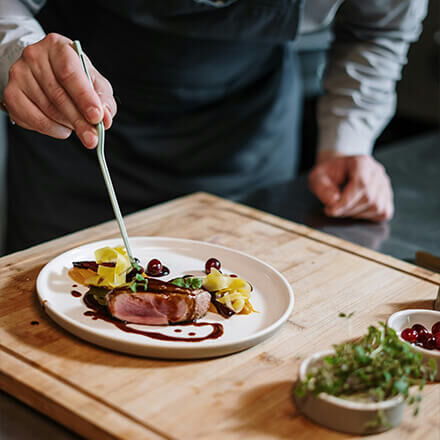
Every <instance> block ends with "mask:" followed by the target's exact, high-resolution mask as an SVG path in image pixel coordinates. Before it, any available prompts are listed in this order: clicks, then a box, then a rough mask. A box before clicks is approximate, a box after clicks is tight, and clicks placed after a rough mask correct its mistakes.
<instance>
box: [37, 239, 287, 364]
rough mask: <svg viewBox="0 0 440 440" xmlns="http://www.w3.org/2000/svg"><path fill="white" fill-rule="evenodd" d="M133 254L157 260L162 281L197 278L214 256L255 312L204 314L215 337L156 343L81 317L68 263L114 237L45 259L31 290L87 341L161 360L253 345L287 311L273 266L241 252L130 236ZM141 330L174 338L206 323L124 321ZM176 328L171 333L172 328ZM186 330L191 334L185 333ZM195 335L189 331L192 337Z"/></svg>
mask: <svg viewBox="0 0 440 440" xmlns="http://www.w3.org/2000/svg"><path fill="white" fill-rule="evenodd" d="M130 244H131V247H132V250H133V254H134V255H135V256H136V257H137V258H139V259H140V262H141V264H142V265H145V264H146V263H147V262H148V261H149V260H150V259H152V258H158V259H159V260H160V261H162V263H163V264H164V265H165V266H167V267H168V268H169V269H170V274H169V275H168V276H167V277H164V278H161V279H163V280H168V279H171V278H175V277H178V276H182V275H185V274H191V275H194V276H203V275H204V272H203V271H204V267H205V262H206V260H207V259H208V258H211V257H215V258H217V259H218V260H220V261H221V263H222V272H223V273H225V274H237V275H239V276H240V277H242V278H244V279H245V280H247V281H249V282H250V283H251V284H252V286H253V292H252V296H251V303H252V306H253V307H254V309H255V310H257V311H258V312H259V313H251V314H250V315H236V316H232V317H231V318H229V319H224V318H222V317H221V316H220V315H218V314H215V313H211V312H208V314H207V315H206V316H205V317H204V318H203V319H200V320H199V322H212V323H221V324H222V325H223V328H224V333H223V335H222V336H221V337H219V338H218V339H208V340H203V341H200V342H190V341H162V340H157V339H152V338H150V337H147V336H143V335H139V334H133V333H126V332H124V331H122V330H120V329H119V328H117V327H116V326H115V325H113V324H112V323H109V322H105V321H103V320H93V319H92V318H91V317H90V316H85V315H84V312H86V311H87V310H89V309H88V308H87V307H86V306H85V304H84V302H83V299H82V297H81V298H76V297H74V296H72V294H71V291H72V290H73V289H74V290H77V291H80V292H81V293H85V292H86V291H87V288H86V287H83V286H78V287H72V286H73V285H74V284H75V283H74V282H73V281H72V280H71V279H70V277H69V276H68V271H69V269H70V268H71V267H72V262H73V261H81V260H94V251H95V250H96V249H99V248H101V247H104V246H112V247H113V246H122V241H121V240H120V239H113V240H105V241H99V242H94V243H89V244H87V245H84V246H81V247H78V248H75V249H72V250H70V251H68V252H65V253H64V254H61V255H60V256H58V257H56V258H54V259H53V260H52V261H50V262H49V263H48V264H47V265H46V266H45V267H44V268H43V269H42V270H41V272H40V274H39V276H38V279H37V293H38V297H39V300H40V303H41V304H42V305H43V308H44V310H45V311H46V313H47V314H48V315H49V316H50V317H51V318H52V319H53V320H54V321H55V322H57V323H58V324H59V325H60V326H61V327H63V328H64V329H66V330H67V331H69V332H71V333H73V334H74V335H76V336H78V337H80V338H82V339H85V340H87V341H89V342H91V343H93V344H97V345H100V346H102V347H106V348H109V349H112V350H116V351H121V352H125V353H130V354H135V355H140V356H148V357H157V358H165V359H194V358H206V357H214V356H221V355H225V354H229V353H234V352H237V351H240V350H244V349H246V348H249V347H251V346H253V345H256V344H258V343H260V342H262V341H263V340H265V339H267V338H268V337H270V336H272V335H273V333H274V332H275V331H276V330H278V329H279V328H280V327H281V326H282V325H283V324H284V322H285V321H286V320H287V319H288V317H289V316H290V314H291V313H292V310H293V304H294V297H293V293H292V289H291V287H290V285H289V283H288V282H287V280H286V279H285V278H284V277H283V276H282V275H281V274H280V273H279V272H278V271H276V270H275V269H274V268H272V267H271V266H269V265H268V264H266V263H264V262H263V261H261V260H258V259H257V258H254V257H251V256H250V255H247V254H245V253H242V252H239V251H236V250H233V249H228V248H226V247H223V246H218V245H214V244H210V243H204V242H199V241H192V240H184V239H176V238H165V237H134V238H131V239H130ZM130 326H131V327H133V328H135V329H139V330H144V331H154V332H160V333H162V334H166V335H170V336H178V337H186V338H188V339H189V340H190V339H191V337H193V338H197V337H202V336H205V335H206V334H207V333H209V332H210V331H211V329H212V327H211V326H206V327H195V326H192V325H189V326H188V325H186V326H178V325H177V326H175V325H173V326H145V325H135V324H130ZM176 329H180V330H181V332H179V333H176V332H175V330H176ZM189 333H192V334H193V336H190V335H189ZM194 334H195V335H194Z"/></svg>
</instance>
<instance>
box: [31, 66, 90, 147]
mask: <svg viewBox="0 0 440 440" xmlns="http://www.w3.org/2000/svg"><path fill="white" fill-rule="evenodd" d="M32 73H33V74H34V76H35V78H36V79H37V81H38V83H39V84H40V86H41V88H42V90H43V91H44V93H45V95H46V96H47V97H48V99H49V100H50V102H51V103H52V104H53V106H54V107H55V108H56V109H57V111H59V112H60V113H62V114H63V115H64V117H65V118H66V119H67V120H68V121H69V122H70V124H71V126H73V128H74V130H75V132H76V134H77V135H78V137H79V138H80V140H81V142H82V143H83V145H84V146H85V147H87V148H93V147H95V146H96V144H97V142H98V136H97V133H96V129H95V127H94V126H93V125H91V124H89V123H88V122H87V121H86V120H85V119H84V117H83V115H82V114H81V113H80V112H79V111H78V108H77V107H76V106H75V104H74V102H73V101H72V99H71V98H70V96H69V95H68V94H67V92H66V90H65V89H64V88H63V86H62V85H61V84H60V83H59V82H58V80H57V79H56V76H55V74H54V72H53V70H52V67H51V65H50V63H49V60H48V59H46V60H41V61H40V64H39V66H38V68H36V67H35V68H34V70H33V72H32Z"/></svg>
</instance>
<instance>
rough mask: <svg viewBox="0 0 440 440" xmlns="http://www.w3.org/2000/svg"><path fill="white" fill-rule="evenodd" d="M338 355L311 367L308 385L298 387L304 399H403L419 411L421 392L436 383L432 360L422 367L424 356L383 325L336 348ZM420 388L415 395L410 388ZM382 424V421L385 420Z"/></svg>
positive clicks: (298, 393) (302, 384) (373, 400)
mask: <svg viewBox="0 0 440 440" xmlns="http://www.w3.org/2000/svg"><path fill="white" fill-rule="evenodd" d="M333 348H334V350H335V354H334V355H332V356H327V357H326V358H324V360H323V362H322V363H320V364H318V365H317V366H314V367H312V368H311V370H310V372H309V374H308V375H307V379H306V381H305V382H300V383H298V385H297V386H296V389H295V393H296V395H297V396H298V397H302V396H304V395H305V394H306V392H307V391H309V392H312V393H313V394H316V395H317V394H319V393H327V394H331V395H333V396H338V397H341V398H347V399H355V400H362V401H367V402H379V401H383V400H386V399H390V398H392V397H395V396H398V395H400V396H402V397H403V399H404V400H406V401H407V403H408V404H409V405H412V404H414V405H415V410H414V415H416V414H417V412H418V410H419V403H420V401H421V395H420V391H421V390H422V389H423V387H424V385H425V383H426V381H427V380H433V379H434V377H435V374H436V370H437V369H436V364H435V361H434V360H433V359H431V360H430V362H429V363H428V364H422V356H421V355H420V354H419V353H415V352H413V351H412V350H411V348H410V347H409V345H408V344H406V343H405V342H402V341H401V340H400V339H399V338H398V336H397V334H396V332H395V331H394V330H393V329H391V328H389V327H388V326H387V325H386V324H384V323H379V325H378V326H377V327H374V326H370V327H369V328H368V333H367V334H366V335H365V336H364V337H362V338H361V339H360V340H358V341H354V342H346V343H343V344H338V345H334V346H333ZM413 385H418V392H416V394H411V393H410V387H411V386H413ZM382 422H383V421H382Z"/></svg>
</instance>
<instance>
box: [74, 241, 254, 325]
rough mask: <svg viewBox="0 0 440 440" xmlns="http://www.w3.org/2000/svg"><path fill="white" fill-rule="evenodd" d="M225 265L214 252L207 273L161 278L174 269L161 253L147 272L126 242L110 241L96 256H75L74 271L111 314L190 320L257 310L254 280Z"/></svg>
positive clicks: (154, 321) (152, 320)
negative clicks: (85, 258) (253, 302)
mask: <svg viewBox="0 0 440 440" xmlns="http://www.w3.org/2000/svg"><path fill="white" fill-rule="evenodd" d="M220 267H221V263H220V261H219V260H217V259H216V258H210V259H209V260H207V261H206V263H205V271H206V272H208V270H209V272H208V275H206V276H205V277H203V278H199V277H195V276H191V275H185V276H183V277H179V278H174V279H173V280H171V281H161V280H158V279H156V278H154V277H158V276H163V275H165V274H167V273H169V270H168V268H167V267H165V266H164V265H163V263H162V262H161V261H160V260H158V259H157V258H153V259H151V260H150V261H149V262H148V264H147V265H146V271H145V272H144V271H143V268H142V267H141V266H140V265H139V264H137V263H136V267H135V268H133V267H132V265H131V264H130V260H129V258H128V255H127V253H126V251H125V249H124V248H123V247H115V248H111V247H105V248H102V249H98V250H96V251H95V261H77V262H73V268H72V269H70V271H69V275H70V277H71V278H72V279H73V280H74V281H75V282H77V283H79V284H82V285H85V286H88V287H90V290H89V294H90V295H91V296H93V298H94V301H96V302H97V303H98V304H99V305H100V306H106V307H107V309H108V312H109V313H110V314H111V316H113V317H114V318H117V319H119V320H121V321H126V322H130V323H134V324H147V325H167V324H175V323H180V322H190V321H194V320H197V319H200V318H202V317H203V316H205V315H206V313H207V312H208V310H210V311H212V312H215V313H219V314H220V315H222V316H223V317H225V318H229V317H230V316H232V315H234V314H249V313H251V312H254V311H255V310H254V309H253V307H252V305H251V303H250V296H251V292H252V286H251V285H250V284H249V283H248V282H247V281H245V280H243V279H242V278H240V277H238V276H237V275H225V274H222V273H221V272H220V271H219V270H218V269H219V268H220ZM90 295H89V296H90Z"/></svg>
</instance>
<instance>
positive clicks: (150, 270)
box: [145, 258, 170, 277]
mask: <svg viewBox="0 0 440 440" xmlns="http://www.w3.org/2000/svg"><path fill="white" fill-rule="evenodd" d="M145 272H146V274H147V275H148V276H150V277H163V276H165V275H168V274H169V273H170V270H169V269H168V267H166V266H164V265H163V264H162V262H161V261H160V260H158V259H157V258H153V259H152V260H150V261H149V262H148V264H147V268H146V271H145Z"/></svg>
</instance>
